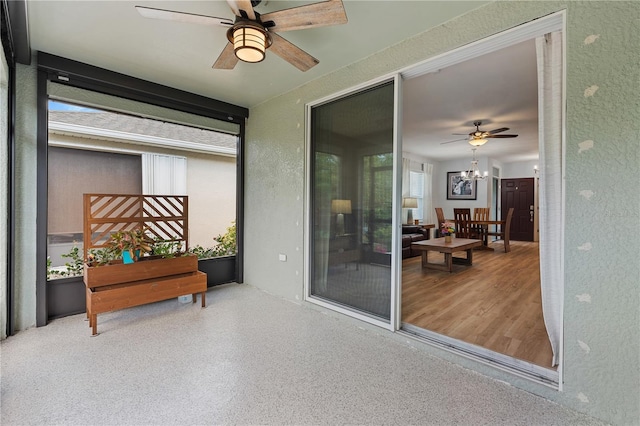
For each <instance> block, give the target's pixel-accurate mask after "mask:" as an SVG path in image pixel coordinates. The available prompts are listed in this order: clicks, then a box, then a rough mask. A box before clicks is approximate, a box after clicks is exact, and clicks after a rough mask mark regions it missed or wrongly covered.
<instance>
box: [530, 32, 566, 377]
mask: <svg viewBox="0 0 640 426" xmlns="http://www.w3.org/2000/svg"><path fill="white" fill-rule="evenodd" d="M536 53H537V62H538V120H539V123H538V128H539V135H538V138H539V145H540V210H539V211H540V285H541V289H542V312H543V315H544V323H545V326H546V328H547V334H548V335H549V340H550V341H551V348H552V350H553V360H552V365H557V364H558V361H559V351H560V340H561V338H562V304H563V285H562V283H563V258H562V241H563V223H562V222H563V216H562V188H563V185H562V183H563V182H562V33H560V32H554V33H550V34H546V35H545V36H544V37H538V38H537V39H536Z"/></svg>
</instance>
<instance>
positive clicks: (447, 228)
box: [440, 222, 456, 243]
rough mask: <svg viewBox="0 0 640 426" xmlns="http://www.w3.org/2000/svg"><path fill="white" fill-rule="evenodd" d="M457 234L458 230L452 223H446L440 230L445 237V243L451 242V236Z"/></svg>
mask: <svg viewBox="0 0 640 426" xmlns="http://www.w3.org/2000/svg"><path fill="white" fill-rule="evenodd" d="M455 232H456V228H455V226H454V225H453V223H451V222H444V223H443V224H442V227H441V228H440V235H442V236H443V237H444V242H445V243H450V242H451V236H452V235H453V234H454V233H455Z"/></svg>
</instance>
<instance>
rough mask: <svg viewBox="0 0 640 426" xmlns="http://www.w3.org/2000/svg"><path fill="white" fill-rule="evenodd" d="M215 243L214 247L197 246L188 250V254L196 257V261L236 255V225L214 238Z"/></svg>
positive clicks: (233, 223) (233, 224)
mask: <svg viewBox="0 0 640 426" xmlns="http://www.w3.org/2000/svg"><path fill="white" fill-rule="evenodd" d="M214 241H215V242H216V243H217V244H216V245H215V246H214V247H207V248H205V247H202V246H200V245H197V246H195V247H191V248H189V250H188V252H189V253H191V254H195V255H196V256H198V259H209V258H212V257H220V256H232V255H234V254H236V224H235V222H232V225H231V226H230V227H228V228H227V232H225V233H224V234H220V235H218V236H217V237H215V238H214Z"/></svg>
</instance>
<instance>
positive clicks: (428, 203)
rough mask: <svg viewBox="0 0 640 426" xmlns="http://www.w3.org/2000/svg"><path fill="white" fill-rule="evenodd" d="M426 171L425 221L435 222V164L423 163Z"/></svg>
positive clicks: (423, 168)
mask: <svg viewBox="0 0 640 426" xmlns="http://www.w3.org/2000/svg"><path fill="white" fill-rule="evenodd" d="M422 170H423V171H424V216H423V220H422V221H423V223H435V210H434V207H433V164H429V163H424V164H422Z"/></svg>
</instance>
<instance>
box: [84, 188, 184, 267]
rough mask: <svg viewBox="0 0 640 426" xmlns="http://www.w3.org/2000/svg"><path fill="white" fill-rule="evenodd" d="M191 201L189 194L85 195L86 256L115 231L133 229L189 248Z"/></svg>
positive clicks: (104, 243) (105, 241) (102, 245)
mask: <svg viewBox="0 0 640 426" xmlns="http://www.w3.org/2000/svg"><path fill="white" fill-rule="evenodd" d="M188 201H189V200H188V197H187V196H186V195H130V194H84V258H85V259H86V258H87V253H88V251H89V250H90V249H92V248H102V247H106V244H107V241H108V240H109V238H110V236H111V234H112V233H114V232H118V231H130V230H134V229H145V231H146V233H147V234H148V235H149V236H150V237H152V238H154V239H160V240H164V241H175V242H179V243H180V245H181V247H182V249H183V250H186V249H187V248H188V247H189V237H188V234H189V219H188V218H189V209H188Z"/></svg>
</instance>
